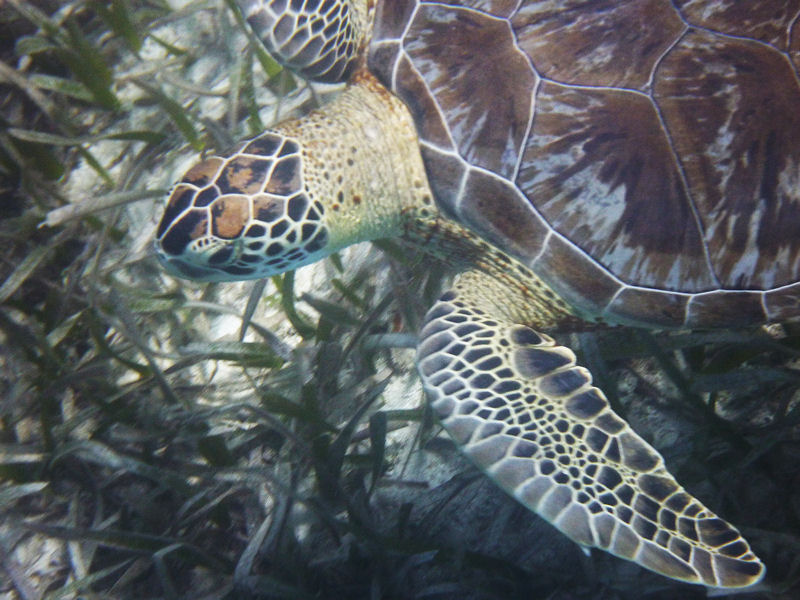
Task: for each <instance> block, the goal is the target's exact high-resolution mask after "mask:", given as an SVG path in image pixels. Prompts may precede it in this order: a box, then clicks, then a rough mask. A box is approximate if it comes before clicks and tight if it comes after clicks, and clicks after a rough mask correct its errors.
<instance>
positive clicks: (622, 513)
mask: <svg viewBox="0 0 800 600" xmlns="http://www.w3.org/2000/svg"><path fill="white" fill-rule="evenodd" d="M616 513H617V517H618V518H619V519H620V520H621V521H623V522H624V523H630V522H631V519H632V518H633V511H632V510H631V509H630V508H628V507H627V506H622V505H619V506H618V507H617V508H616Z"/></svg>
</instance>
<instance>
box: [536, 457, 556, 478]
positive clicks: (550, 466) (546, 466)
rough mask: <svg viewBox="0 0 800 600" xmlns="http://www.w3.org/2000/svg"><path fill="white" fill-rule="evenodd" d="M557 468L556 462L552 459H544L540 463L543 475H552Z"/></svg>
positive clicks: (540, 470)
mask: <svg viewBox="0 0 800 600" xmlns="http://www.w3.org/2000/svg"><path fill="white" fill-rule="evenodd" d="M555 470H556V464H555V463H554V462H553V461H552V460H543V461H542V462H541V463H540V464H539V472H540V473H541V474H542V475H550V474H551V473H554V472H555Z"/></svg>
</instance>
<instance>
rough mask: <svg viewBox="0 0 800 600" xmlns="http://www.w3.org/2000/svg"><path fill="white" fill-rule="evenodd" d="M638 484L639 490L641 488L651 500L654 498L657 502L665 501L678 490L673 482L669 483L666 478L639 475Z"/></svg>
mask: <svg viewBox="0 0 800 600" xmlns="http://www.w3.org/2000/svg"><path fill="white" fill-rule="evenodd" d="M638 484H639V488H641V490H642V491H643V492H644V493H645V494H647V495H648V496H650V497H651V498H655V499H656V500H658V501H659V502H660V501H663V500H665V499H666V498H667V497H668V496H669V495H670V494H672V493H673V492H675V490H677V489H678V486H677V485H676V484H675V482H674V481H670V480H669V479H667V478H666V477H661V476H658V475H650V474H645V475H640V476H639V480H638Z"/></svg>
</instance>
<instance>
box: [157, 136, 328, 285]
mask: <svg viewBox="0 0 800 600" xmlns="http://www.w3.org/2000/svg"><path fill="white" fill-rule="evenodd" d="M156 236H157V239H156V251H157V253H158V255H159V258H160V259H161V261H162V263H164V265H165V267H166V268H167V269H168V270H170V271H171V272H173V273H174V274H176V275H179V276H182V277H188V278H191V279H200V280H204V281H226V280H239V279H255V278H260V277H268V276H270V275H274V274H277V273H281V272H284V271H287V270H290V269H293V268H296V267H298V266H301V265H304V264H307V263H309V262H313V261H315V260H318V259H319V258H321V256H322V255H323V254H325V252H323V249H324V247H325V246H326V244H327V242H328V231H327V228H326V227H325V224H324V209H323V207H322V205H321V204H320V203H319V202H317V201H312V200H311V198H310V197H309V195H308V193H307V191H306V190H305V185H304V181H303V165H302V153H301V150H300V144H299V143H298V142H297V141H296V140H294V139H292V138H289V137H287V136H285V135H281V134H279V133H277V132H267V133H265V134H263V135H261V136H259V137H257V138H255V139H253V140H251V141H249V142H245V143H244V144H242V145H241V146H240V147H239V148H238V149H237V150H236V151H234V152H233V153H232V154H230V155H229V156H227V157H223V156H214V157H211V158H209V159H207V160H205V161H203V162H202V163H199V164H198V165H196V166H195V167H193V168H192V169H190V170H189V171H188V172H187V173H186V175H184V177H183V179H182V180H181V181H180V182H179V183H178V184H177V185H176V186H175V188H173V190H172V192H171V194H170V196H169V198H168V200H167V206H166V209H165V211H164V216H163V217H162V219H161V223H160V224H159V226H158V230H157V233H156Z"/></svg>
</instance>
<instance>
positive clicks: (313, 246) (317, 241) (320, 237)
mask: <svg viewBox="0 0 800 600" xmlns="http://www.w3.org/2000/svg"><path fill="white" fill-rule="evenodd" d="M327 241H328V233H327V232H326V231H324V230H323V231H320V232H319V233H318V234H317V235H315V236H314V237H313V238H312V239H311V241H310V242H308V244H307V245H306V250H308V251H309V252H316V251H317V250H320V249H321V248H322V247H323V246H324V245H325V244H326V243H327Z"/></svg>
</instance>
